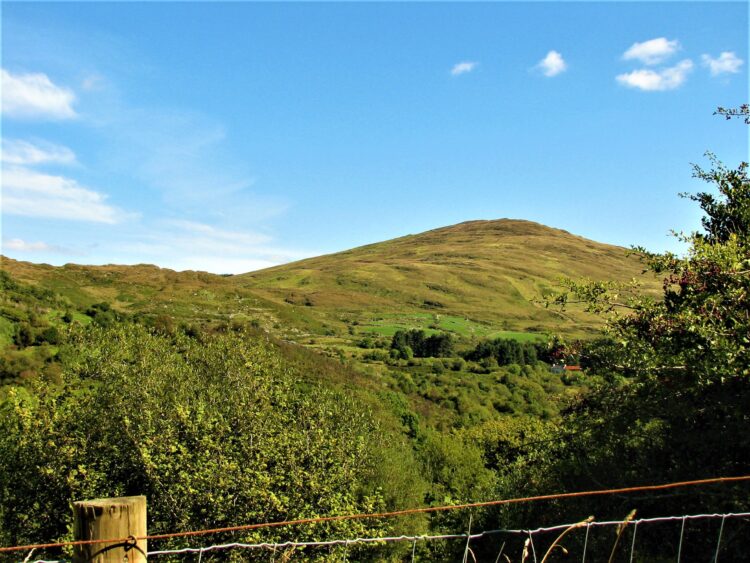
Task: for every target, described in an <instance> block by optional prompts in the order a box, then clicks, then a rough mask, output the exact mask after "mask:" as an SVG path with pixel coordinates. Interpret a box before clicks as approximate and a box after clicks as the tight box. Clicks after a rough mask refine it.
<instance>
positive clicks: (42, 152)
mask: <svg viewBox="0 0 750 563" xmlns="http://www.w3.org/2000/svg"><path fill="white" fill-rule="evenodd" d="M0 155H2V162H4V163H6V164H20V165H33V164H74V163H75V161H76V155H75V153H74V152H73V151H72V150H70V149H69V148H68V147H64V146H62V145H56V144H54V143H48V142H46V141H35V142H33V143H31V142H29V141H24V140H21V139H3V140H2V151H0Z"/></svg>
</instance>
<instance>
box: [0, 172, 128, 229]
mask: <svg viewBox="0 0 750 563" xmlns="http://www.w3.org/2000/svg"><path fill="white" fill-rule="evenodd" d="M2 203H3V212H4V213H9V214H11V215H22V216H25V217H46V218H50V219H68V220H73V221H91V222H96V223H109V224H112V223H117V222H118V221H120V220H122V219H123V218H124V214H123V213H122V212H120V211H119V210H118V209H117V208H115V207H112V206H111V205H108V204H107V203H106V196H105V195H103V194H101V193H99V192H95V191H93V190H90V189H88V188H85V187H82V186H80V185H79V184H78V182H76V181H75V180H71V179H70V178H65V177H63V176H53V175H50V174H43V173H41V172H36V171H34V170H30V169H28V168H23V167H20V166H18V167H9V168H8V169H4V170H3V177H2Z"/></svg>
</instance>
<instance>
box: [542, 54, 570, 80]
mask: <svg viewBox="0 0 750 563" xmlns="http://www.w3.org/2000/svg"><path fill="white" fill-rule="evenodd" d="M536 66H537V68H538V69H539V70H541V71H542V74H544V76H549V77H552V76H557V75H558V74H560V73H563V72H565V71H566V70H567V68H568V64H567V63H566V62H565V59H563V56H562V55H561V54H560V53H558V52H557V51H550V52H549V53H547V56H546V57H544V58H543V59H542V60H541V61H539V64H537V65H536Z"/></svg>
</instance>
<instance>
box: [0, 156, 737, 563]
mask: <svg viewBox="0 0 750 563" xmlns="http://www.w3.org/2000/svg"><path fill="white" fill-rule="evenodd" d="M695 174H696V176H697V177H699V178H701V179H704V180H706V181H708V182H709V183H711V184H712V185H713V187H714V191H711V192H704V193H699V194H696V195H692V196H688V197H690V198H691V199H693V200H694V201H695V202H696V203H697V204H698V205H699V206H700V208H701V210H702V211H703V213H704V219H703V230H702V232H699V233H693V234H690V235H687V236H685V237H684V240H685V242H686V243H687V244H688V246H689V251H688V252H687V253H686V255H685V256H676V255H672V254H665V255H656V254H651V253H648V252H646V251H645V250H643V249H637V253H638V254H640V256H641V258H642V260H643V265H644V266H645V267H646V268H647V269H648V270H649V271H650V272H652V273H653V274H655V275H656V276H659V277H661V278H662V279H663V286H662V291H661V294H660V295H655V294H654V293H653V292H648V291H646V292H644V291H643V290H641V289H638V288H635V287H634V286H629V285H623V284H622V283H617V282H614V281H606V282H602V281H579V280H576V279H570V280H569V281H567V282H565V291H563V292H562V293H559V294H557V295H549V294H548V304H549V306H550V309H552V310H558V311H561V312H560V313H559V314H560V315H565V314H566V310H567V308H569V307H575V308H578V309H579V310H585V311H587V313H586V314H596V315H599V316H601V317H603V318H604V320H605V321H606V325H605V329H604V330H603V331H602V332H601V333H598V334H597V335H596V337H591V338H588V339H585V340H570V339H569V340H568V343H567V344H566V342H565V341H563V340H561V339H559V338H549V337H545V336H544V335H542V334H540V333H539V332H536V331H532V332H531V333H525V334H521V333H514V332H513V331H504V332H502V333H501V334H497V332H498V331H497V330H494V329H495V328H497V327H494V328H493V330H487V331H486V332H483V333H476V332H475V333H467V332H462V329H463V328H466V326H469V325H468V324H464V325H461V324H460V322H459V320H460V319H458V320H457V319H456V318H452V317H450V316H448V317H446V316H441V315H439V314H435V313H429V314H426V315H425V316H423V317H415V318H418V319H421V320H420V321H419V322H418V323H415V324H414V325H413V326H411V327H404V328H401V327H400V326H398V325H395V324H394V325H390V326H388V327H386V326H384V325H378V327H380V328H383V329H384V330H382V331H373V330H370V329H372V328H373V327H374V326H375V325H372V326H369V327H367V326H366V327H363V325H362V324H359V323H360V321H358V320H357V319H353V318H348V319H347V320H346V321H345V322H343V321H342V322H343V325H342V326H345V327H346V333H342V332H338V330H339V328H337V325H336V324H335V323H331V324H327V323H328V322H330V321H326V322H324V323H323V322H322V321H321V320H320V319H318V320H316V321H314V322H313V321H310V319H313V318H314V317H310V316H304V315H303V317H304V320H303V321H299V319H297V321H299V323H301V324H297V325H294V322H297V321H295V320H294V319H295V317H293V316H288V317H285V316H284V315H285V314H288V315H292V313H290V312H289V311H291V310H293V309H294V305H295V303H288V304H287V305H288V307H289V308H287V309H285V308H281V309H275V308H274V307H275V306H276V305H274V304H273V300H271V301H263V297H258V295H257V294H254V293H252V292H250V290H249V289H247V288H244V289H243V288H242V287H240V286H239V285H237V282H233V281H231V280H228V279H226V278H220V277H211V276H204V275H202V274H194V273H193V274H190V275H189V276H180V275H174V276H172V274H169V273H164V272H161V271H155V270H148V269H147V270H146V272H147V273H148V275H149V276H153V277H154V279H156V280H157V281H158V283H164V284H165V285H164V288H163V290H154V289H153V288H154V287H155V286H154V285H149V283H150V282H149V283H145V282H142V281H141V282H139V283H142V285H137V284H135V283H134V284H133V285H132V288H131V289H130V292H129V293H127V294H125V290H124V289H123V288H124V287H127V283H130V282H127V283H126V282H122V281H119V282H116V281H113V278H118V277H120V278H121V279H123V280H128V279H131V278H129V277H128V276H132V275H134V274H133V273H132V272H130V271H128V270H122V271H120V270H117V271H116V272H115V273H114V276H110V275H109V273H111V272H109V271H108V270H106V271H105V270H97V269H91V271H88V270H85V269H78V267H75V268H69V267H66V268H61V269H60V271H56V270H50V269H45V270H43V271H44V276H43V283H32V279H33V275H30V274H29V272H30V271H34V272H38V271H39V270H35V269H34V268H33V267H31V266H24V265H19V264H18V263H14V264H12V268H9V270H10V272H8V271H4V272H2V273H1V274H0V283H2V289H3V291H2V310H1V311H0V313H1V314H0V337H1V338H2V349H1V350H0V368H1V371H0V377H2V380H0V383H2V386H1V387H0V544H2V545H8V544H16V543H24V542H34V541H54V540H57V539H68V538H70V534H71V531H70V513H69V509H68V504H69V502H70V501H71V500H73V499H78V498H84V497H98V496H115V495H126V494H146V495H147V496H148V497H149V530H150V531H151V532H160V531H174V530H185V529H191V528H204V527H214V526H223V525H230V524H236V523H251V522H258V521H270V520H282V519H286V518H296V517H307V516H314V515H330V514H345V513H352V512H363V511H365V512H366V511H380V510H389V509H396V508H401V507H407V506H417V505H423V504H428V505H429V504H435V505H442V504H451V503H463V502H471V501H480V500H487V499H493V498H508V497H518V496H523V495H526V494H529V495H533V494H543V493H549V492H556V491H574V490H583V489H599V488H605V487H607V488H608V487H622V486H630V485H638V484H644V483H657V482H669V481H675V480H683V479H684V480H687V479H697V478H702V477H714V476H719V475H724V476H728V475H742V474H748V473H750V461H748V460H750V435H748V432H747V429H748V428H749V427H750V414H749V413H750V388H749V387H748V377H750V339H749V338H748V335H749V334H750V301H749V299H750V181H749V180H748V176H747V164H744V163H743V164H741V165H740V166H739V167H738V168H736V169H729V168H726V167H725V166H724V165H722V164H721V163H720V162H718V161H717V160H715V159H714V158H713V157H712V168H711V169H710V170H708V171H706V170H703V169H701V168H696V169H695ZM506 226H507V225H506ZM444 234H445V233H440V234H439V235H438V236H439V237H440V236H442V235H444ZM399 244H401V243H399ZM61 272H62V273H61ZM55 276H58V277H55ZM66 276H69V277H70V279H72V280H73V281H74V282H75V283H73V282H70V281H69V280H68V281H65V279H66ZM24 280H25V281H24ZM82 280H89V281H88V282H86V283H88V284H89V285H86V284H85V283H83V282H82ZM170 280H171V281H170ZM78 283H80V286H81V287H84V286H85V287H89V288H93V289H89V290H87V291H89V293H86V292H84V291H83V290H81V291H77V290H74V289H75V284H78ZM239 283H240V284H242V283H245V282H244V281H240V282H239ZM315 283H319V280H318V282H315ZM342 283H344V284H345V283H349V282H347V281H346V280H343V281H342ZM118 284H119V285H118ZM123 284H124V285H123ZM214 284H215V285H214ZM310 284H311V285H314V284H313V282H310ZM149 291H153V293H151V294H149V295H151V296H152V301H154V303H152V304H151V306H150V308H149V297H148V296H147V295H146V293H147V292H149ZM431 291H432V290H431ZM434 291H438V290H434ZM138 292H142V293H138ZM164 295H169V297H168V298H167V297H164ZM217 295H219V296H221V298H220V299H219V298H217ZM106 296H109V299H107V298H104V297H106ZM159 296H160V297H159ZM189 298H194V301H192V302H191V301H190V299H189ZM295 299H296V298H295ZM311 299H312V301H311V303H310V304H309V306H308V307H307V308H308V309H314V308H315V307H317V306H318V305H319V302H318V303H315V301H314V296H313V297H312V298H311ZM292 301H293V302H294V301H295V300H294V299H292ZM446 301H448V300H446ZM125 302H127V303H130V304H136V303H140V305H139V306H138V307H135V306H134V307H124V306H123V305H122V304H123V303H125ZM435 303H436V301H431V304H429V307H431V308H436V307H437V305H436V304H435ZM424 304H425V301H424V300H423V301H422V302H421V305H420V306H423V305H424ZM285 307H286V306H285ZM540 307H541V305H540ZM437 308H439V307H437ZM232 310H235V313H231V311H232ZM269 311H272V313H269ZM284 311H286V313H285V312H284ZM231 315H234V316H231ZM305 315H307V313H305ZM382 319H383V320H386V321H387V320H389V319H391V317H387V316H386V315H385V314H384V315H383V316H382ZM446 319H449V320H446ZM284 322H289V323H291V324H292V325H293V326H292V328H294V329H295V330H296V331H297V332H296V333H295V332H293V331H292V330H291V329H290V328H289V326H282V323H284ZM399 322H400V321H399ZM466 322H467V323H468V321H466ZM315 323H319V324H315ZM320 323H322V324H320ZM447 323H448V324H447ZM451 323H452V324H451ZM324 324H325V326H323V325H324ZM277 325H278V328H274V327H275V326H277ZM447 326H451V327H452V329H451V330H448V328H447ZM477 326H478V325H477ZM302 327H304V328H306V329H310V330H312V329H313V328H315V330H318V329H319V332H317V333H310V332H307V333H304V332H302ZM386 328H387V330H386ZM391 329H393V330H391ZM326 331H331V332H332V334H328V333H327V332H326ZM274 332H275V334H276V335H279V336H284V337H286V341H285V340H281V339H276V337H275V336H273V335H272V334H273V333H274ZM290 334H296V335H297V337H298V339H299V340H302V339H303V337H304V339H305V343H306V344H307V348H304V347H302V346H299V345H297V344H296V343H293V342H289V341H288V340H290V338H289V336H290ZM579 361H580V364H581V365H582V366H583V367H584V368H585V371H584V372H571V373H567V372H563V373H555V372H552V371H551V370H550V365H551V364H553V363H568V364H570V363H578V362H579ZM749 492H750V488H749V487H748V486H747V485H746V484H736V485H732V486H730V485H720V486H713V487H709V488H699V489H683V490H680V491H671V492H664V493H662V494H658V495H653V494H651V495H624V496H617V497H606V498H602V499H591V498H588V499H583V498H582V499H576V500H567V501H556V502H546V503H540V504H532V505H523V506H508V507H503V508H497V509H487V510H481V511H474V512H473V513H472V519H473V520H472V521H473V526H474V529H492V528H513V527H519V528H526V527H529V526H539V525H545V524H552V523H559V522H562V521H571V522H572V521H576V520H582V519H583V518H585V517H587V516H589V515H592V514H593V515H595V516H596V517H597V519H610V518H612V519H622V518H623V517H624V516H625V515H626V514H628V513H629V512H630V511H631V510H632V509H634V508H635V509H637V510H638V515H639V516H652V515H664V514H687V513H694V512H722V511H747V510H748V499H749V498H750V495H749V494H748V493H749ZM467 521H468V514H467V513H466V512H460V511H456V512H446V513H439V514H436V515H433V516H432V517H430V518H429V519H428V518H413V519H404V518H400V519H393V520H383V521H370V520H357V521H350V522H342V523H336V524H327V525H325V526H314V527H299V528H294V529H285V528H279V529H272V530H268V531H264V532H254V533H244V534H240V535H235V536H232V537H233V538H234V539H235V540H237V539H242V540H248V541H257V540H271V541H275V540H280V539H291V538H295V539H312V538H316V539H320V538H331V537H353V536H356V535H370V534H381V533H382V534H388V533H396V534H401V533H409V532H414V533H424V532H427V531H445V532H456V531H464V530H465V529H466V526H467ZM711 525H712V524H700V523H696V524H691V525H690V527H689V529H688V533H689V536H690V548H689V549H690V557H691V559H700V560H704V559H708V558H709V557H710V556H713V555H714V552H713V551H712V550H714V549H715V545H716V535H715V533H716V530H715V529H713V528H711ZM731 526H732V527H730V525H729V524H727V529H726V531H725V537H724V542H725V545H724V548H723V551H722V553H721V555H722V558H726V559H727V560H731V559H732V558H733V559H734V560H741V559H742V557H743V556H745V554H746V553H747V550H748V544H747V537H750V533H748V524H747V523H746V522H742V521H734V522H732V524H731ZM678 532H679V530H678V529H677V528H675V529H672V528H670V529H669V530H668V531H667V532H665V531H664V530H662V531H661V532H660V533H658V534H655V535H649V534H648V532H647V531H645V530H643V531H641V530H639V532H638V534H639V541H638V546H639V550H640V551H639V555H641V556H642V559H643V560H649V561H651V560H660V558H662V559H666V558H670V557H671V558H673V557H674V555H675V552H676V551H675V550H676V543H677V538H678V537H679V536H678ZM631 537H632V536H631ZM225 539H228V538H225ZM516 539H517V540H518V541H516V540H511V539H509V540H508V542H509V543H508V546H507V547H508V549H507V551H506V553H510V554H511V555H512V557H514V558H516V557H517V556H518V554H520V553H521V552H522V550H523V538H521V539H518V538H516ZM553 539H554V538H551V537H550V538H547V537H546V536H544V537H543V538H542V537H541V536H540V539H539V541H540V542H541V543H542V544H545V545H549V543H550V542H551V541H552V540H553ZM583 541H584V539H583V536H582V534H571V535H570V536H568V537H567V538H566V540H565V545H566V546H567V548H568V549H570V550H571V551H572V552H575V551H574V550H575V549H580V547H581V545H582V542H583ZM545 542H546V543H545ZM178 543H179V542H175V545H176V544H178ZM612 543H613V537H612V535H611V534H610V533H608V534H598V535H597V534H592V536H591V537H590V538H589V539H588V545H589V549H590V550H591V551H590V553H596V554H598V555H596V556H594V555H592V557H593V558H594V559H601V558H603V557H607V556H609V553H610V550H611V548H612ZM462 549H463V545H458V544H450V543H447V542H446V543H439V544H438V543H436V544H426V545H420V547H419V548H418V550H417V556H418V557H420V558H422V559H424V560H449V559H452V558H455V557H456V556H458V557H460V555H461V553H462ZM473 550H474V551H473V552H474V554H475V555H476V557H478V559H479V560H489V561H494V560H495V559H496V557H497V556H498V554H497V552H498V545H497V541H496V539H495V540H493V539H491V538H490V539H488V540H486V541H485V540H482V541H477V542H476V543H475V544H474V545H473ZM577 553H580V551H578V552H577ZM58 554H59V553H58ZM457 554H458V555H457ZM287 555H288V556H290V557H296V558H300V559H305V558H321V559H327V558H342V557H343V556H344V553H343V550H341V549H338V550H336V549H334V550H323V551H309V552H305V553H303V554H302V553H297V554H287ZM556 555H557V556H561V555H562V551H561V550H560V551H559V552H558V553H556ZM235 556H238V555H235ZM243 556H244V557H247V554H243ZM347 556H348V557H349V558H351V559H353V560H355V559H356V560H367V559H391V560H408V559H409V558H410V557H411V551H410V549H407V546H403V547H402V548H399V547H369V548H362V549H359V550H357V549H355V548H353V547H351V548H350V549H349V551H348V553H347ZM204 558H205V557H204Z"/></svg>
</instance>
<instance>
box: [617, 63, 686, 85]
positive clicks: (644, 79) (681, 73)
mask: <svg viewBox="0 0 750 563" xmlns="http://www.w3.org/2000/svg"><path fill="white" fill-rule="evenodd" d="M691 70H693V61H691V60H690V59H685V60H684V61H680V62H679V63H677V64H676V65H675V66H672V67H669V68H665V69H662V70H659V71H655V70H651V69H645V68H642V69H639V70H634V71H633V72H628V73H625V74H620V75H618V76H617V81H618V82H619V83H620V84H623V85H624V86H627V87H629V88H636V89H638V90H644V91H647V92H656V91H664V90H674V89H676V88H679V87H680V86H682V84H683V83H684V82H685V80H687V75H688V74H689V73H690V71H691Z"/></svg>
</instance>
